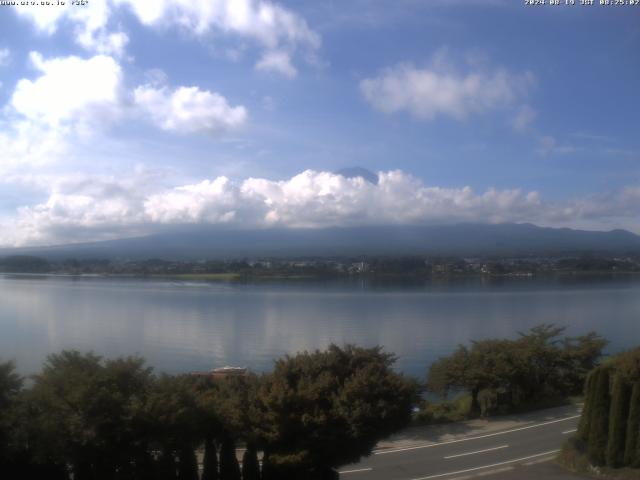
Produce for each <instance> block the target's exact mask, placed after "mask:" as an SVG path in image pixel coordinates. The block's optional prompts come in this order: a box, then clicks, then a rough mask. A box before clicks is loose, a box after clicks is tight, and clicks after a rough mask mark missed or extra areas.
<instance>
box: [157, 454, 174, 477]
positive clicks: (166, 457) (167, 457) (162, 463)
mask: <svg viewBox="0 0 640 480" xmlns="http://www.w3.org/2000/svg"><path fill="white" fill-rule="evenodd" d="M157 467H158V470H157V474H156V477H157V478H158V480H176V478H177V476H176V470H177V468H176V459H175V456H174V454H173V452H172V451H170V450H167V451H164V452H163V453H162V454H161V455H160V458H159V459H158V463H157Z"/></svg>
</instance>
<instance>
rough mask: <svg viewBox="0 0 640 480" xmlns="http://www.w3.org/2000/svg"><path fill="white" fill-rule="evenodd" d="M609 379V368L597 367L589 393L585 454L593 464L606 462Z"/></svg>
mask: <svg viewBox="0 0 640 480" xmlns="http://www.w3.org/2000/svg"><path fill="white" fill-rule="evenodd" d="M609 380H610V369H609V368H608V367H604V366H602V367H599V368H598V370H597V374H596V376H595V377H594V379H593V385H592V390H591V394H592V395H593V397H592V400H591V401H592V402H593V403H592V405H591V415H590V417H591V419H590V421H589V423H590V426H589V440H588V446H587V455H588V457H589V460H590V461H591V462H592V463H594V464H595V465H604V464H605V463H606V453H607V437H608V433H609V409H610V397H609Z"/></svg>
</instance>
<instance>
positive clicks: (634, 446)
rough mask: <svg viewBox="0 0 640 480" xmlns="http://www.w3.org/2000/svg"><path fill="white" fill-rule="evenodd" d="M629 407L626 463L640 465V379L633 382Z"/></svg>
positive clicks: (625, 451) (633, 465) (625, 452)
mask: <svg viewBox="0 0 640 480" xmlns="http://www.w3.org/2000/svg"><path fill="white" fill-rule="evenodd" d="M629 407H630V408H629V418H628V420H627V443H626V445H625V449H624V464H625V465H629V466H632V467H638V466H640V381H636V382H634V383H633V387H632V390H631V400H630V401H629Z"/></svg>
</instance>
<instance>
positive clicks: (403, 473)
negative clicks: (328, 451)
mask: <svg viewBox="0 0 640 480" xmlns="http://www.w3.org/2000/svg"><path fill="white" fill-rule="evenodd" d="M578 420H579V412H578V411H577V410H576V411H572V412H569V413H568V414H566V415H565V416H562V417H559V418H554V419H549V418H548V417H547V418H546V419H545V420H544V421H540V422H537V423H536V422H533V423H529V424H526V425H522V426H518V427H515V428H511V429H507V430H504V431H497V432H490V433H486V434H479V435H470V436H466V437H462V438H457V439H455V440H448V441H444V442H440V443H437V442H435V443H432V442H429V443H423V444H415V445H411V446H403V447H399V448H388V449H384V450H378V451H375V452H374V454H373V455H371V456H370V457H368V458H366V459H363V460H362V461H361V462H359V463H357V464H353V465H349V466H346V467H343V468H342V469H341V471H340V478H341V479H344V480H430V479H442V480H454V479H459V478H471V477H474V476H486V475H491V474H493V473H496V474H498V473H500V472H506V471H510V470H512V469H514V468H515V467H518V468H520V467H522V466H529V465H537V464H539V463H541V462H545V461H548V460H549V459H551V458H553V457H554V456H555V455H556V454H557V452H558V450H559V449H560V447H561V446H562V444H563V443H564V441H565V440H566V439H567V437H568V436H569V435H570V434H572V433H573V432H574V431H575V429H576V427H577V424H578Z"/></svg>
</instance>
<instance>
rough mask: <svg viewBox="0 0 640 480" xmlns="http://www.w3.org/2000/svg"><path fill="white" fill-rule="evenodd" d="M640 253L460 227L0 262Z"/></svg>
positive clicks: (541, 231)
mask: <svg viewBox="0 0 640 480" xmlns="http://www.w3.org/2000/svg"><path fill="white" fill-rule="evenodd" d="M588 251H590V252H609V253H614V252H615V253H629V252H640V236H638V235H635V234H634V233H631V232H629V231H627V230H622V229H615V230H610V231H589V230H576V229H570V228H551V227H539V226H536V225H534V224H531V223H502V224H480V223H460V224H454V225H434V226H419V225H418V226H416V225H413V226H411V225H410V226H363V227H331V228H321V229H282V228H271V229H262V230H233V229H222V228H213V227H206V228H196V227H185V228H183V229H182V230H181V231H177V232H171V233H158V234H154V235H148V236H143V237H132V238H122V239H116V240H104V241H97V242H89V243H77V244H65V245H54V246H47V247H23V248H8V249H0V256H8V255H35V256H42V257H45V258H49V259H62V258H72V257H75V258H108V259H143V258H164V259H204V258H209V259H222V258H241V257H281V258H285V257H302V256H307V257H311V256H317V257H331V256H349V255H419V254H424V255H523V254H525V255H529V254H531V255H541V254H563V253H576V252H588Z"/></svg>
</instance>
